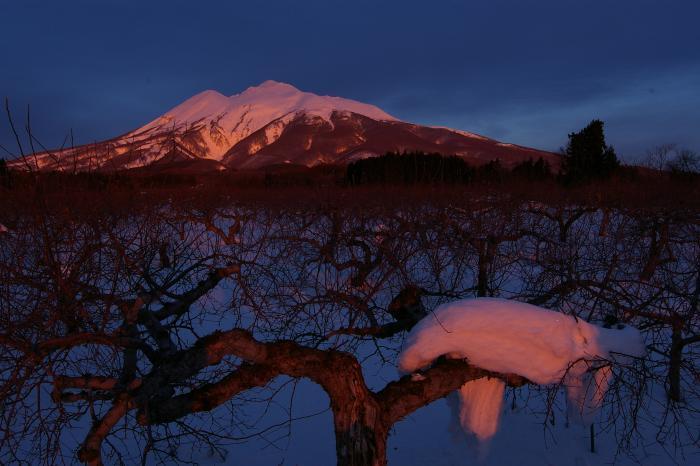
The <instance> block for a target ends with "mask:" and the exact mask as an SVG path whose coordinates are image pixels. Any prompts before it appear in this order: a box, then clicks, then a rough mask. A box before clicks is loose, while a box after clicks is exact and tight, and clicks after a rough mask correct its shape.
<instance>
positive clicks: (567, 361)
mask: <svg viewBox="0 0 700 466" xmlns="http://www.w3.org/2000/svg"><path fill="white" fill-rule="evenodd" d="M645 352H646V351H645V346H644V341H643V339H642V336H641V334H640V333H639V331H638V330H636V329H634V328H632V327H624V328H621V329H607V328H602V327H599V326H596V325H592V324H589V323H588V322H584V321H582V320H576V319H574V318H573V317H572V316H568V315H565V314H562V313H560V312H555V311H550V310H548V309H543V308H540V307H537V306H533V305H530V304H525V303H520V302H517V301H510V300H506V299H497V298H477V299H465V300H460V301H455V302H452V303H448V304H444V305H442V306H440V307H438V308H437V309H436V310H435V312H434V313H432V314H430V315H428V316H426V317H425V318H423V320H421V321H420V322H419V323H418V324H417V325H416V326H415V327H414V328H413V329H412V330H411V332H410V333H409V335H408V339H407V342H406V347H405V348H404V350H403V351H402V353H401V355H400V356H399V369H400V370H401V371H402V372H404V373H410V372H413V371H416V370H419V369H423V368H425V367H428V366H429V365H430V364H432V362H433V361H434V360H435V359H436V358H438V357H440V356H442V355H447V356H448V357H451V358H466V359H468V360H469V363H470V364H472V365H474V366H477V367H480V368H482V369H486V370H489V371H493V372H500V373H511V374H518V375H521V376H523V377H525V378H527V379H529V380H531V381H532V382H534V383H536V384H541V385H546V384H551V383H557V382H561V381H563V382H564V384H565V385H566V386H567V396H568V398H569V401H570V404H571V406H572V412H576V411H577V412H578V413H579V414H580V415H581V417H582V418H583V420H584V421H587V420H589V419H590V417H591V416H592V415H593V414H594V413H595V410H596V409H597V408H598V407H599V406H600V403H601V402H602V399H603V396H604V395H605V391H606V389H607V385H608V384H609V381H610V377H611V376H612V371H611V370H610V368H609V367H607V366H605V365H604V363H603V362H604V361H606V360H607V361H612V360H614V359H615V355H616V354H624V355H629V356H636V357H641V356H643V355H644V354H645ZM498 391H499V390H498V389H497V386H496V384H495V382H494V383H491V382H490V381H489V383H477V381H471V382H467V383H466V384H465V385H464V386H463V387H462V390H461V391H460V399H461V408H460V423H461V424H462V427H463V428H464V429H465V430H466V431H469V432H473V433H475V434H476V435H477V437H478V438H479V439H481V440H484V439H488V438H489V437H490V436H492V435H493V433H495V431H496V428H497V427H498V414H499V413H500V406H501V405H500V403H496V402H495V401H494V399H495V398H496V395H497V394H498ZM501 397H502V392H501Z"/></svg>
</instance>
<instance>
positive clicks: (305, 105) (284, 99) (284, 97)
mask: <svg viewBox="0 0 700 466" xmlns="http://www.w3.org/2000/svg"><path fill="white" fill-rule="evenodd" d="M333 112H342V113H348V112H351V113H357V114H360V115H364V116H366V117H369V118H372V119H374V120H389V121H393V120H396V119H395V118H394V117H392V116H391V115H389V114H388V113H386V112H384V111H383V110H381V109H379V108H378V107H375V106H374V105H369V104H364V103H361V102H357V101H355V100H350V99H343V98H341V97H331V96H319V95H316V94H313V93H310V92H303V91H300V90H299V89H297V88H295V87H294V86H292V85H289V84H285V83H280V82H276V81H265V82H263V83H262V84H260V85H259V86H253V87H249V88H248V89H246V90H245V91H244V92H242V93H240V94H234V95H232V96H230V97H227V96H225V95H223V94H221V93H219V92H217V91H213V90H207V91H204V92H201V93H199V94H197V95H195V96H193V97H191V98H190V99H188V100H186V101H185V102H183V103H182V104H180V105H178V106H176V107H175V108H173V109H171V110H170V111H168V112H167V113H165V114H164V115H163V116H161V117H158V118H157V119H155V120H153V121H152V122H150V123H149V124H147V125H146V126H144V127H143V128H140V129H138V130H136V131H135V132H134V133H140V132H143V131H146V130H149V129H151V128H159V127H162V128H167V127H173V126H178V125H185V124H189V125H192V124H202V123H203V122H208V121H209V120H212V119H217V118H219V117H220V118H219V119H218V121H217V125H218V127H219V128H221V130H222V133H223V134H225V135H226V138H227V142H228V144H226V145H223V146H222V145H217V144H215V141H213V140H212V138H211V135H210V134H208V133H209V132H208V131H203V132H202V133H203V134H202V138H203V139H204V141H205V142H206V145H207V147H208V150H209V153H208V154H207V157H209V158H215V159H220V158H221V157H222V156H223V155H224V154H225V153H226V151H227V150H228V149H229V148H230V147H232V146H233V145H235V144H236V143H238V142H239V141H240V140H242V139H243V138H245V137H247V136H249V135H250V134H252V133H254V132H255V131H257V130H259V129H261V128H263V127H264V126H266V125H267V124H268V123H270V122H271V121H273V120H277V119H279V118H282V117H285V118H284V119H283V120H280V123H282V126H284V124H286V123H288V122H289V120H290V119H291V117H293V116H295V115H300V114H303V115H305V116H307V117H320V118H322V119H324V120H325V121H328V122H330V121H331V115H332V114H333ZM277 131H278V130H272V132H271V133H270V134H266V136H267V137H268V138H269V139H272V140H274V139H275V136H277V137H279V133H278V132H277ZM280 132H281V131H280Z"/></svg>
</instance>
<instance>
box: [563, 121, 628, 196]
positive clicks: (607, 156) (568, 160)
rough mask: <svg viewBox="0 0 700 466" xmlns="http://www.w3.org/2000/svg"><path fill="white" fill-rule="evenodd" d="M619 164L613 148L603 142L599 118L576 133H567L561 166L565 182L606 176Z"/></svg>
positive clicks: (603, 135) (601, 125)
mask: <svg viewBox="0 0 700 466" xmlns="http://www.w3.org/2000/svg"><path fill="white" fill-rule="evenodd" d="M619 166H620V162H619V161H618V159H617V155H616V154H615V149H613V147H612V146H608V145H607V144H606V143H605V134H604V132H603V122H602V121H601V120H593V121H591V122H590V123H589V124H588V126H586V127H585V128H583V129H582V130H581V131H579V132H578V133H571V134H569V144H568V145H567V146H566V151H565V158H564V163H563V166H562V176H563V179H564V181H565V182H568V183H577V182H585V181H590V180H593V179H600V178H606V177H608V176H610V175H611V174H612V173H613V172H614V171H615V170H616V169H617V168H618V167H619Z"/></svg>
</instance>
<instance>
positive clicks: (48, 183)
mask: <svg viewBox="0 0 700 466" xmlns="http://www.w3.org/2000/svg"><path fill="white" fill-rule="evenodd" d="M603 126H604V124H603V122H602V121H600V120H593V121H591V123H590V124H589V125H587V126H586V127H585V128H583V129H582V130H581V131H579V132H576V133H571V134H569V142H568V145H567V147H566V148H565V149H563V150H562V163H561V167H559V170H558V171H555V170H554V169H553V168H552V167H551V166H550V164H549V163H548V162H547V161H546V160H544V159H543V158H541V157H540V158H538V159H528V160H524V161H522V162H520V163H518V164H516V165H514V166H512V167H510V168H509V167H505V166H503V164H502V163H501V162H500V161H499V160H497V159H496V160H492V161H490V162H487V163H485V164H481V165H474V164H470V163H469V162H467V161H466V160H465V159H464V158H463V157H460V156H456V155H445V154H440V153H424V152H421V151H404V152H401V153H399V152H387V153H386V154H384V155H382V156H378V157H370V158H365V159H360V160H356V161H354V162H351V163H350V164H349V165H347V166H346V167H344V168H343V167H341V166H331V165H326V166H318V167H311V168H306V167H298V168H297V169H296V170H293V169H292V170H290V169H283V170H279V169H269V170H261V171H260V172H258V173H256V174H251V173H245V174H244V173H239V172H235V171H234V172H229V173H223V174H201V173H200V174H188V173H173V172H169V173H144V172H140V173H133V172H130V171H121V172H100V171H89V172H77V173H66V172H56V171H54V172H33V173H28V172H24V171H18V170H10V169H9V168H8V167H7V165H6V163H5V161H4V160H3V159H1V158H0V189H6V190H11V189H13V188H22V187H27V186H31V187H33V188H36V189H39V190H45V191H49V192H52V191H56V190H60V189H71V190H89V191H105V190H108V189H111V188H117V189H161V188H162V189H169V188H178V187H183V186H185V187H202V186H204V187H208V186H217V187H221V186H226V185H230V186H232V187H233V186H234V185H235V186H238V187H264V188H274V187H289V186H306V187H333V186H337V187H342V186H349V187H358V186H382V185H387V186H428V185H433V186H442V185H444V186H468V185H483V184H496V185H499V184H500V185H503V184H504V183H505V182H516V183H521V184H522V183H525V184H530V185H531V184H533V183H534V184H540V183H547V184H549V185H552V184H557V185H559V186H561V187H563V188H567V187H580V186H585V185H588V184H591V183H598V184H600V183H614V182H615V181H617V180H622V181H625V182H627V183H628V184H641V180H642V179H644V180H649V179H654V180H657V181H660V182H670V183H671V184H678V183H680V184H684V185H694V184H695V185H696V184H698V183H700V160H699V159H698V157H697V155H695V154H694V153H690V152H689V151H686V153H682V154H681V156H680V157H678V160H673V161H671V163H667V164H666V165H665V166H664V167H661V166H659V167H657V168H656V169H655V170H654V169H648V168H647V169H645V168H641V167H636V166H625V165H622V164H621V163H620V161H619V160H618V158H617V155H616V154H615V150H614V149H613V147H612V146H609V145H607V143H606V142H605V135H604V131H603ZM642 171H644V176H643V177H642V176H640V174H641V172H642ZM212 180H216V182H212ZM611 180H612V181H611Z"/></svg>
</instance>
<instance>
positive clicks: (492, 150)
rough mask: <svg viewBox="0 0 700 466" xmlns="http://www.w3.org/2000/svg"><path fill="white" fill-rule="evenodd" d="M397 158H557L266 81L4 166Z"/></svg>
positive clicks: (204, 96)
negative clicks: (398, 154) (414, 154)
mask: <svg viewBox="0 0 700 466" xmlns="http://www.w3.org/2000/svg"><path fill="white" fill-rule="evenodd" d="M406 150H419V151H425V152H440V153H443V154H445V155H458V156H461V157H464V158H465V159H467V160H468V161H469V162H472V163H475V164H481V163H486V162H489V161H491V160H494V159H498V160H500V161H501V162H502V163H503V164H504V165H506V166H511V165H514V164H517V163H519V162H521V161H524V160H527V159H528V158H532V159H536V158H539V157H542V158H544V159H545V160H547V161H548V162H549V163H550V164H551V165H553V166H554V168H556V167H558V165H559V160H560V157H559V156H558V155H557V154H553V153H551V152H546V151H541V150H537V149H531V148H527V147H522V146H517V145H514V144H507V143H501V142H499V141H496V140H493V139H490V138H487V137H485V136H481V135H478V134H473V133H469V132H466V131H462V130H455V129H451V128H444V127H431V126H422V125H416V124H412V123H408V122H405V121H401V120H399V119H397V118H395V117H394V116H392V115H390V114H388V113H386V112H385V111H383V110H382V109H380V108H379V107H376V106H374V105H371V104H366V103H362V102H358V101H355V100H351V99H345V98H342V97H334V96H319V95H316V94H313V93H311V92H304V91H300V90H299V89H297V88H295V87H294V86H292V85H290V84H286V83H281V82H277V81H272V80H268V81H264V82H263V83H261V84H260V85H258V86H251V87H249V88H247V89H246V90H244V91H243V92H241V93H238V94H233V95H231V96H226V95H224V94H222V93H220V92H218V91H215V90H210V89H209V90H205V91H202V92H200V93H198V94H195V95H194V96H192V97H190V98H189V99H187V100H185V101H184V102H182V103H180V104H178V105H176V106H175V107H173V108H171V109H170V110H168V111H167V112H165V113H164V114H163V115H161V116H159V117H157V118H155V119H154V120H152V121H150V122H149V123H147V124H145V125H144V126H141V127H140V128H137V129H135V130H133V131H130V132H128V133H126V134H124V135H122V136H117V137H115V138H111V139H108V140H105V141H102V142H99V143H94V144H89V145H84V146H78V147H74V148H68V149H61V150H56V151H46V152H42V153H37V154H34V155H33V156H31V157H28V158H25V159H24V160H15V161H12V162H10V164H11V166H14V167H15V168H23V167H24V166H26V165H29V166H30V167H31V168H33V169H38V170H62V171H66V170H74V171H85V170H125V169H132V168H143V167H147V166H151V165H152V166H153V169H154V170H155V169H157V167H158V166H162V165H163V164H164V163H165V162H166V161H168V160H172V161H179V162H182V161H184V160H193V159H207V160H212V161H216V162H219V163H220V164H209V165H208V166H215V167H217V168H216V169H217V170H220V169H222V168H221V167H225V168H231V169H256V168H262V167H264V166H267V165H274V164H279V163H288V164H298V165H305V166H314V165H318V164H343V163H348V162H350V161H352V160H356V159H358V158H363V157H369V156H376V155H381V154H383V153H386V152H389V151H406ZM225 168H223V169H225Z"/></svg>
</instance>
